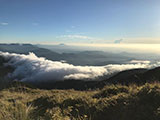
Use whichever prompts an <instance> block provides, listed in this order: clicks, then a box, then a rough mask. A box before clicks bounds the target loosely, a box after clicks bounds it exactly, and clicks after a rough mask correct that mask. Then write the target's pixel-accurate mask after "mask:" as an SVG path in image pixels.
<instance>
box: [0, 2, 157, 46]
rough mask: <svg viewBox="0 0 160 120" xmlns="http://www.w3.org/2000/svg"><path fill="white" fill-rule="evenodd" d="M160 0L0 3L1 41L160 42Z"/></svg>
mask: <svg viewBox="0 0 160 120" xmlns="http://www.w3.org/2000/svg"><path fill="white" fill-rule="evenodd" d="M159 33H160V0H0V42H1V43H4V42H20V43H23V42H24V43H28V42H29V43H46V44H47V43H48V44H49V43H87V44H92V43H95V44H96V43H114V42H115V41H116V42H117V40H120V41H121V42H122V43H160V34H159Z"/></svg>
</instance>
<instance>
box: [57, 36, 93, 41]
mask: <svg viewBox="0 0 160 120" xmlns="http://www.w3.org/2000/svg"><path fill="white" fill-rule="evenodd" d="M57 38H65V39H87V40H91V39H94V38H92V37H89V36H84V35H61V36H57Z"/></svg>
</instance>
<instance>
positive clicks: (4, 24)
mask: <svg viewBox="0 0 160 120" xmlns="http://www.w3.org/2000/svg"><path fill="white" fill-rule="evenodd" d="M8 24H9V23H7V22H1V23H0V25H3V26H6V25H8Z"/></svg>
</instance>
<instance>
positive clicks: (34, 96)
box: [0, 83, 160, 120]
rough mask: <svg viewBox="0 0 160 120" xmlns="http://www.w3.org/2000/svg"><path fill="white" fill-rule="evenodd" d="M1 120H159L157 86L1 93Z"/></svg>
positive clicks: (17, 88)
mask: <svg viewBox="0 0 160 120" xmlns="http://www.w3.org/2000/svg"><path fill="white" fill-rule="evenodd" d="M0 108H1V109H0V120H159V119H160V83H152V84H151V83H150V84H149V83H147V84H145V85H142V86H137V85H130V86H122V85H108V86H105V87H104V88H103V89H101V90H98V89H97V90H92V91H75V90H40V89H33V88H29V87H25V86H21V85H17V86H13V87H10V88H7V89H3V90H1V91H0Z"/></svg>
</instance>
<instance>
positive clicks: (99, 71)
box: [0, 52, 160, 82]
mask: <svg viewBox="0 0 160 120" xmlns="http://www.w3.org/2000/svg"><path fill="white" fill-rule="evenodd" d="M0 56H2V57H4V58H5V60H7V61H8V62H7V63H6V64H5V65H6V66H12V67H13V68H14V71H13V72H12V73H10V74H8V77H10V78H12V79H14V80H20V81H28V82H45V81H46V82H47V81H58V80H66V79H75V80H77V79H83V80H95V79H96V78H98V77H101V76H104V75H106V76H110V75H111V74H113V73H116V72H120V71H123V70H129V69H137V68H149V69H150V68H153V67H157V66H159V65H160V63H159V62H156V63H154V64H153V63H151V62H150V61H138V60H132V61H130V62H128V63H127V64H114V65H113V64H110V65H105V66H74V65H72V64H68V63H64V62H61V61H51V60H47V59H45V58H43V57H37V56H36V55H35V54H34V53H29V54H28V55H24V54H15V53H8V52H0Z"/></svg>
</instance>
